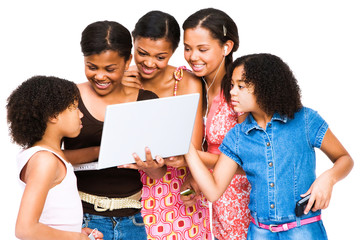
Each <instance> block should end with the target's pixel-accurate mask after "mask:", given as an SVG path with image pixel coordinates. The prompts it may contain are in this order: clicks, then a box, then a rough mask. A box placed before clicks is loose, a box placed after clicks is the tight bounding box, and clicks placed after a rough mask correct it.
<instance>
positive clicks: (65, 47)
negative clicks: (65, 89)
mask: <svg viewBox="0 0 360 240" xmlns="http://www.w3.org/2000/svg"><path fill="white" fill-rule="evenodd" d="M4 2H6V3H4ZM205 7H215V8H219V9H221V10H223V11H225V12H227V13H228V14H229V15H230V16H231V17H232V18H233V19H234V21H235V22H236V23H237V25H238V29H239V35H240V48H239V50H238V52H237V53H236V54H235V57H239V56H241V55H244V54H249V53H259V52H269V53H272V54H275V55H278V56H280V57H281V58H282V59H283V60H284V61H285V62H287V63H288V64H289V65H290V67H291V68H292V70H293V72H294V74H295V76H296V77H297V79H298V82H299V85H300V87H301V89H302V101H303V103H304V105H306V106H308V107H311V108H314V109H316V110H318V111H319V113H320V114H321V115H322V116H323V117H324V118H325V119H326V120H327V122H328V123H329V125H330V128H331V129H332V131H333V132H334V133H335V134H336V136H337V137H338V138H339V139H340V141H341V142H342V143H343V145H344V146H345V147H346V148H347V150H348V151H349V153H350V154H351V155H352V157H353V159H354V160H355V167H354V169H353V171H352V172H351V174H350V175H349V176H348V177H347V178H346V179H345V180H343V181H341V182H340V183H338V184H337V185H336V186H335V188H334V191H333V197H332V200H331V204H330V206H329V208H328V209H326V210H325V211H323V219H324V224H325V227H326V229H327V232H328V236H329V239H331V240H336V239H357V238H358V232H359V230H358V229H357V227H358V222H357V220H358V218H357V217H356V216H359V215H360V206H359V205H360V201H359V198H358V196H359V193H360V191H359V187H358V183H359V180H360V177H359V176H360V171H359V170H360V169H359V166H358V163H357V161H358V159H359V157H360V154H359V146H358V145H359V143H360V141H359V136H360V131H359V127H358V126H357V124H359V116H360V115H359V104H360V101H359V100H360V99H359V95H360V94H359V91H358V88H357V87H358V86H359V81H360V78H359V69H360V66H359V65H360V61H359V56H360V48H359V44H360V37H359V29H360V26H359V25H360V14H359V10H360V9H359V7H358V6H357V5H356V1H347V0H343V1H307V0H306V1H304V0H303V1H242V0H237V1H236V0H234V1H226V0H225V1H200V0H198V1H170V0H165V1H156V0H152V1H150V0H148V1H144V0H141V1H134V0H133V1H120V0H117V1H115V0H114V1H106V0H103V1H100V0H97V1H93V0H87V1H80V0H77V1H73V0H71V1H67V0H63V1H36V0H32V1H15V0H14V1H2V3H1V4H0V31H1V32H0V34H1V35H0V48H1V49H0V50H1V51H0V69H1V73H0V81H1V87H0V141H1V142H0V146H1V147H0V148H1V153H2V157H1V166H2V167H1V174H0V184H1V188H0V189H1V193H0V199H1V200H0V206H1V212H2V216H1V218H0V221H1V222H0V226H1V231H0V232H1V234H0V236H1V238H2V239H15V236H14V225H15V220H16V215H17V211H18V206H19V202H20V199H21V194H20V191H19V186H18V184H17V179H16V171H15V169H16V163H15V156H16V154H17V152H18V151H19V148H18V147H17V146H15V145H13V144H11V142H10V138H9V137H8V134H7V123H6V111H5V104H6V98H7V97H8V96H9V94H10V93H11V91H12V90H13V89H14V88H15V87H16V86H18V85H19V84H20V83H21V82H22V81H24V80H25V79H27V78H29V77H31V76H33V75H39V74H41V75H54V76H58V77H62V78H66V79H69V80H72V81H74V82H76V83H79V82H83V81H86V79H85V75H84V66H83V57H82V54H81V51H80V44H79V42H80V36H81V32H82V30H83V29H84V28H85V27H86V26H87V25H88V24H90V23H92V22H94V21H98V20H114V21H118V22H120V23H121V24H123V25H124V26H126V27H127V28H128V29H129V30H130V31H132V30H133V28H134V25H135V23H136V21H137V20H138V18H140V17H141V16H142V15H144V14H145V13H146V12H148V11H150V10H162V11H165V12H168V13H170V14H172V15H173V16H174V17H175V18H176V19H177V20H178V22H179V24H180V26H181V25H182V23H183V21H184V20H185V19H186V18H187V17H188V16H189V15H190V14H192V13H194V12H195V11H197V10H199V9H201V8H205ZM170 63H171V64H172V65H176V66H179V65H184V64H186V62H185V60H184V58H183V44H182V42H180V45H179V48H178V50H177V52H176V53H175V55H174V56H173V58H172V59H171V61H170ZM44 104H46V103H44ZM317 158H318V160H317V171H318V173H321V172H323V171H324V170H326V169H327V168H330V167H331V166H332V164H331V163H330V161H329V160H328V159H327V158H326V157H325V155H324V154H323V153H322V152H321V151H317ZM99 181H101V179H99ZM4 213H5V214H4Z"/></svg>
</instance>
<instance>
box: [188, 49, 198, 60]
mask: <svg viewBox="0 0 360 240" xmlns="http://www.w3.org/2000/svg"><path fill="white" fill-rule="evenodd" d="M189 56H190V61H196V60H198V59H199V55H198V53H197V52H196V51H191V52H190V53H189Z"/></svg>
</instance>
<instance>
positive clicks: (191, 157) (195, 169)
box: [185, 145, 238, 202]
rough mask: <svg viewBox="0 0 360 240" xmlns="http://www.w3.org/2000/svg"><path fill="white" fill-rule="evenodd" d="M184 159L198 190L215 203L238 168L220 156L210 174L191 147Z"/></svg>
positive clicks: (231, 161) (230, 160) (225, 157)
mask: <svg viewBox="0 0 360 240" xmlns="http://www.w3.org/2000/svg"><path fill="white" fill-rule="evenodd" d="M185 158H186V162H187V164H188V166H189V168H190V171H191V173H192V176H193V178H194V179H195V181H196V183H197V184H198V185H199V188H200V190H201V191H202V192H203V193H204V195H205V197H206V198H207V199H208V200H209V201H211V202H213V201H216V200H217V199H218V198H219V197H220V196H221V195H222V194H223V193H224V191H225V190H226V188H227V187H228V185H229V184H230V182H231V180H232V178H233V176H234V174H235V172H236V171H237V168H238V164H237V163H236V162H235V161H233V160H232V159H231V158H229V157H227V156H226V155H225V154H221V155H220V157H219V160H218V162H217V163H216V166H215V168H214V172H213V174H211V173H210V172H209V170H208V168H207V167H206V166H205V164H204V163H203V162H202V161H201V159H200V157H199V155H198V153H197V151H196V149H195V147H194V146H193V145H191V146H190V151H189V153H188V154H186V155H185Z"/></svg>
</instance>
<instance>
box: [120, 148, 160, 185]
mask: <svg viewBox="0 0 360 240" xmlns="http://www.w3.org/2000/svg"><path fill="white" fill-rule="evenodd" d="M133 157H134V159H135V164H126V165H121V166H118V168H130V169H137V170H142V171H144V172H145V173H146V175H148V176H149V177H150V178H152V179H159V178H161V177H163V176H164V175H165V173H166V170H167V168H166V165H165V161H164V159H163V158H162V157H160V156H156V157H155V158H156V160H154V159H153V157H152V155H151V151H150V149H149V148H148V147H146V148H145V157H146V161H142V160H141V159H140V157H139V156H138V155H137V154H136V153H133Z"/></svg>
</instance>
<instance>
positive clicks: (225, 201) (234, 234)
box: [205, 94, 251, 240]
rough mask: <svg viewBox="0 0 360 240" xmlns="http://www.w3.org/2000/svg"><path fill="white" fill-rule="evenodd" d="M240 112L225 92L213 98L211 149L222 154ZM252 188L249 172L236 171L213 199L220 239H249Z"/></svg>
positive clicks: (209, 130) (208, 125) (209, 124)
mask: <svg viewBox="0 0 360 240" xmlns="http://www.w3.org/2000/svg"><path fill="white" fill-rule="evenodd" d="M237 116H238V115H237V113H235V112H234V110H233V108H231V107H230V106H229V105H228V104H227V103H226V101H225V99H224V98H223V96H222V95H220V94H219V95H218V96H216V97H215V98H214V100H213V102H212V104H211V109H210V111H209V114H208V117H207V120H206V128H205V131H206V141H207V143H208V152H210V153H214V154H220V151H219V149H218V147H219V146H220V144H221V143H222V141H223V139H224V137H225V135H226V133H227V132H228V131H229V130H230V129H231V128H233V127H234V126H235V124H236V123H237ZM250 189H251V187H250V183H249V182H248V180H247V178H246V176H243V175H235V176H234V178H233V179H232V181H231V183H230V185H229V186H228V188H227V190H226V191H225V192H224V194H223V195H222V196H221V197H220V198H219V200H217V201H216V202H214V203H213V234H214V236H215V237H216V238H217V239H219V240H223V239H226V240H232V239H234V240H235V239H236V240H245V239H246V235H247V229H248V227H249V223H250V210H249V208H248V204H249V194H250Z"/></svg>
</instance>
